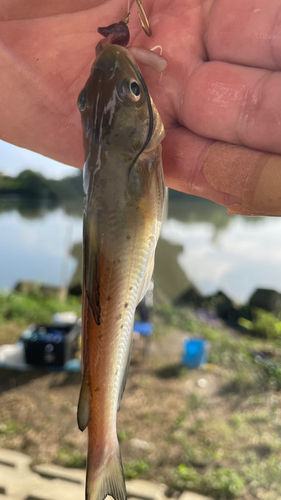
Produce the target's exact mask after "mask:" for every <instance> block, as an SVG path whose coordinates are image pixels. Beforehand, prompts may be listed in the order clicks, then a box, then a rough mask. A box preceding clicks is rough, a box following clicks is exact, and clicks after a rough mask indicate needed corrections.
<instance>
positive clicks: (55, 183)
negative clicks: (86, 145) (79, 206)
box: [0, 169, 83, 204]
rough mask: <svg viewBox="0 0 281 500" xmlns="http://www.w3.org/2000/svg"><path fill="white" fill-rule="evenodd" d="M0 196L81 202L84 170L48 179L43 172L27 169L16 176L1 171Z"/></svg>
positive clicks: (52, 202)
mask: <svg viewBox="0 0 281 500" xmlns="http://www.w3.org/2000/svg"><path fill="white" fill-rule="evenodd" d="M0 198H2V199H5V200H8V199H15V198H20V199H22V200H24V199H25V200H27V201H29V202H31V201H33V202H38V203H39V202H42V201H45V202H49V203H50V204H58V203H61V202H67V201H72V202H77V203H78V202H81V203H82V198H83V172H82V171H79V170H77V175H75V176H69V177H64V178H63V179H60V180H54V179H46V178H45V177H44V176H43V175H42V174H40V173H38V172H34V171H33V170H30V169H27V170H23V171H22V172H20V173H19V174H18V175H17V176H16V177H9V176H8V175H4V174H3V173H1V172H0Z"/></svg>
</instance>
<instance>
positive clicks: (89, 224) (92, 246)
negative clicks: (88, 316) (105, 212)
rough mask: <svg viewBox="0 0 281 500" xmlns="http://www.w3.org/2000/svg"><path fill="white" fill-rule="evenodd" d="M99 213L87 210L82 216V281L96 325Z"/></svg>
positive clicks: (98, 302)
mask: <svg viewBox="0 0 281 500" xmlns="http://www.w3.org/2000/svg"><path fill="white" fill-rule="evenodd" d="M100 232H101V231H100V215H99V214H96V213H95V211H94V210H93V209H92V210H89V213H87V215H86V216H85V218H84V283H85V289H86V295H87V298H88V302H89V306H90V309H91V311H92V314H93V317H94V320H95V322H96V324H97V325H99V324H100V313H101V309H100V286H99V251H100V240H101V235H100Z"/></svg>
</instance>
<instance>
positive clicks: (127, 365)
mask: <svg viewBox="0 0 281 500" xmlns="http://www.w3.org/2000/svg"><path fill="white" fill-rule="evenodd" d="M132 347H133V329H132V333H131V340H130V342H129V346H128V350H127V356H126V362H125V367H124V371H123V379H122V384H121V386H120V391H119V397H118V406H117V410H118V411H119V410H120V407H121V401H122V398H123V394H124V391H125V387H126V382H127V378H128V373H129V368H130V362H131V354H132Z"/></svg>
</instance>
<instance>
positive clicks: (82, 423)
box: [77, 376, 91, 432]
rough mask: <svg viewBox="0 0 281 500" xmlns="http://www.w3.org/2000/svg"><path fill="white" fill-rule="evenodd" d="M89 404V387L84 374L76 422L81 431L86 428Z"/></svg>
mask: <svg viewBox="0 0 281 500" xmlns="http://www.w3.org/2000/svg"><path fill="white" fill-rule="evenodd" d="M90 406H91V394H90V388H89V384H88V380H87V377H86V376H84V377H83V381H82V385H81V389H80V395H79V402H78V409H77V423H78V427H79V429H80V431H82V432H83V431H84V430H85V429H86V427H87V425H88V423H89V418H90Z"/></svg>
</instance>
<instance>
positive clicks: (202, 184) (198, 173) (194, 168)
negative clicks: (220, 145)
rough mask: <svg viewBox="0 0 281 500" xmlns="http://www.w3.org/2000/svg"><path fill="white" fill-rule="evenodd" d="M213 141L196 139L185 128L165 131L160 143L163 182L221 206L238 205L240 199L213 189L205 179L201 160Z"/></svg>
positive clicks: (196, 137)
mask: <svg viewBox="0 0 281 500" xmlns="http://www.w3.org/2000/svg"><path fill="white" fill-rule="evenodd" d="M212 144H213V141H210V140H209V139H205V138H204V137H199V136H198V135H196V134H193V133H192V132H190V131H189V130H186V129H185V128H184V127H176V128H172V129H170V130H167V131H166V137H165V139H164V141H163V143H162V147H163V167H164V173H165V183H166V185H167V186H168V187H170V188H172V189H175V190H177V191H182V192H185V193H188V194H192V195H195V196H201V197H203V198H207V199H209V200H212V201H214V202H216V203H220V204H221V205H226V206H228V205H232V204H234V203H240V201H241V200H240V198H239V196H235V195H234V196H233V195H230V194H229V193H224V192H223V191H222V190H221V189H215V188H214V187H212V186H211V185H210V184H208V182H207V181H206V179H205V175H204V172H203V164H204V158H205V156H206V153H207V151H208V149H209V148H210V146H211V145H212Z"/></svg>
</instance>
